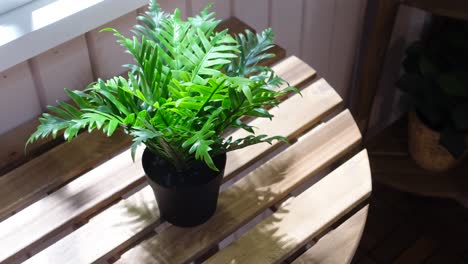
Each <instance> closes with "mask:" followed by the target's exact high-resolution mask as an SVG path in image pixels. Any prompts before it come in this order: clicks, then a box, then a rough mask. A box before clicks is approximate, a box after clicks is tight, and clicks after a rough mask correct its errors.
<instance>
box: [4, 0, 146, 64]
mask: <svg viewBox="0 0 468 264" xmlns="http://www.w3.org/2000/svg"><path fill="white" fill-rule="evenodd" d="M146 3H147V0H131V1H129V0H80V1H76V0H36V1H33V2H31V3H29V4H26V5H24V6H22V7H19V8H17V9H14V10H12V11H10V12H8V13H5V14H2V15H0V58H2V59H1V60H0V72H1V71H4V70H6V69H8V68H10V67H12V66H14V65H16V64H18V63H20V62H23V61H25V60H28V59H30V58H32V57H34V56H36V55H38V54H40V53H42V52H44V51H46V50H49V49H50V48H53V47H55V46H57V45H60V44H62V43H64V42H66V41H69V40H71V39H73V38H75V37H77V36H80V35H82V34H84V33H86V32H88V31H90V30H92V29H94V28H96V27H98V26H100V25H103V24H105V23H107V22H110V21H112V20H114V19H116V18H118V17H120V16H122V15H124V14H127V13H129V12H131V11H133V10H136V9H137V8H140V7H142V6H144V5H145V4H146Z"/></svg>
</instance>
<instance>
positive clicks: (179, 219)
mask: <svg viewBox="0 0 468 264" xmlns="http://www.w3.org/2000/svg"><path fill="white" fill-rule="evenodd" d="M213 161H214V163H215V165H216V167H217V168H218V169H219V172H216V171H213V170H211V169H210V168H208V166H206V164H204V163H203V162H198V163H197V164H195V166H194V168H193V169H192V170H191V171H187V172H184V173H178V172H177V171H176V170H175V168H174V166H172V165H171V164H170V163H168V162H167V161H166V160H164V159H162V158H160V157H159V156H157V155H155V154H153V153H152V152H151V151H150V150H149V149H148V148H146V149H145V151H144V152H143V157H142V164H143V169H144V171H145V173H146V176H147V179H148V182H149V184H150V186H151V187H152V188H153V191H154V195H155V196H156V201H157V202H158V207H159V212H160V215H161V218H163V219H164V220H166V221H168V222H169V223H171V224H173V225H176V226H180V227H193V226H197V225H200V224H203V223H204V222H206V221H208V219H210V217H211V216H213V214H214V213H215V211H216V206H217V204H218V195H219V187H220V185H221V181H222V179H223V174H224V167H225V165H226V155H225V154H224V155H221V156H218V157H215V158H213Z"/></svg>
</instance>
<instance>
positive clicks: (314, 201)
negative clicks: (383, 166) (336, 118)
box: [205, 150, 372, 264]
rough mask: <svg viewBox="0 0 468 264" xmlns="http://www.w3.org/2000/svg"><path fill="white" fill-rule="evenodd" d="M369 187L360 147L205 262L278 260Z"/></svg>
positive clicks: (269, 262) (341, 213) (366, 163)
mask: <svg viewBox="0 0 468 264" xmlns="http://www.w3.org/2000/svg"><path fill="white" fill-rule="evenodd" d="M371 190H372V182H371V174H370V168H369V160H368V157H367V152H366V151H365V150H364V151H362V152H360V153H359V154H357V155H356V156H355V157H353V158H352V159H351V160H349V161H348V162H346V163H345V164H343V165H342V166H340V167H339V168H338V169H336V170H335V171H333V172H332V173H330V174H329V175H327V176H326V177H325V178H323V179H322V180H320V181H319V182H318V183H316V184H315V185H313V186H311V187H310V188H309V189H307V190H306V191H305V192H303V193H302V194H300V195H299V196H297V197H295V198H293V199H291V200H289V202H288V203H287V204H286V205H285V206H283V207H281V208H280V209H279V210H278V211H277V212H275V213H274V214H273V215H271V216H269V217H268V218H266V219H265V220H264V221H263V222H261V223H260V224H258V225H257V226H255V227H254V228H253V229H252V230H250V231H249V232H247V233H246V234H244V235H243V236H242V237H241V238H240V239H239V240H237V241H235V242H233V243H232V244H230V245H229V246H228V247H226V248H225V249H224V250H222V251H221V252H219V253H217V254H216V255H214V256H213V257H211V258H210V259H208V260H207V261H206V262H205V263H206V264H210V263H212V264H214V263H257V264H262V263H265V264H273V263H281V261H283V260H285V259H286V258H287V257H289V256H290V255H291V254H292V253H294V252H295V251H296V250H298V249H299V248H300V247H302V246H304V245H305V244H306V243H307V242H309V241H311V240H312V239H313V238H314V237H315V236H317V235H318V234H320V233H321V232H323V231H324V230H326V229H327V228H328V227H330V226H331V225H332V224H333V223H334V222H335V221H337V220H339V219H340V218H341V217H343V216H344V215H345V214H346V213H347V212H349V211H350V210H352V209H353V208H354V207H356V206H357V205H358V204H359V203H360V202H362V201H364V200H365V199H366V198H367V197H368V196H369V195H370V192H371ZM331 201H333V202H331ZM361 231H362V226H361ZM357 236H358V237H360V234H358V235H357ZM355 245H356V244H355ZM335 246H336V245H335ZM335 249H336V248H335ZM350 253H352V252H347V253H346V252H343V251H340V253H339V254H343V255H347V258H348V261H350V259H349V258H351V256H350V255H352V254H350ZM335 254H336V252H335ZM307 263H314V262H307ZM318 263H320V262H318ZM341 263H346V262H341Z"/></svg>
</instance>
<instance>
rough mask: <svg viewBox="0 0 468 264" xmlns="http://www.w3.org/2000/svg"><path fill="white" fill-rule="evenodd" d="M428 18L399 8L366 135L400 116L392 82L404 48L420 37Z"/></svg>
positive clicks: (411, 10) (418, 11)
mask: <svg viewBox="0 0 468 264" xmlns="http://www.w3.org/2000/svg"><path fill="white" fill-rule="evenodd" d="M428 19H429V15H428V14H427V13H425V12H423V11H421V10H418V9H415V8H409V7H405V6H401V7H400V11H399V12H398V16H397V20H396V23H395V26H394V29H393V33H392V38H391V40H390V45H389V48H388V50H387V56H386V58H385V63H384V67H383V71H382V76H381V80H380V84H379V89H378V90H377V94H376V97H375V100H374V106H373V107H372V114H371V119H370V122H369V130H370V131H369V133H375V132H377V131H379V130H380V129H381V128H383V127H385V126H386V125H387V124H389V123H391V122H392V120H394V119H395V118H397V117H398V116H399V115H400V114H401V111H402V110H401V109H400V105H399V96H398V95H399V92H398V90H397V88H396V87H395V82H396V80H398V78H399V76H400V73H401V62H402V61H403V58H404V54H405V50H406V47H407V46H408V45H409V44H410V43H411V42H413V41H415V40H417V39H418V38H419V36H420V33H421V31H422V29H423V27H424V25H425V23H426V22H427V20H428Z"/></svg>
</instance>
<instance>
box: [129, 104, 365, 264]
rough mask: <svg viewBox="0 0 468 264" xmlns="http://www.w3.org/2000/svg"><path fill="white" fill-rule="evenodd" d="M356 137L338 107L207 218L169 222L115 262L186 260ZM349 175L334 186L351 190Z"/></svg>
mask: <svg viewBox="0 0 468 264" xmlns="http://www.w3.org/2000/svg"><path fill="white" fill-rule="evenodd" d="M359 139H360V133H359V129H358V128H357V126H356V124H355V123H354V120H353V119H352V117H351V115H350V113H349V112H348V111H345V112H342V113H341V114H339V115H338V116H336V117H335V118H333V119H332V120H330V121H329V122H327V123H326V124H324V125H323V126H320V127H319V128H317V129H316V130H313V131H311V132H309V133H307V134H306V135H305V136H303V137H302V138H301V140H300V141H299V142H298V143H296V144H294V145H292V146H291V147H290V148H288V149H287V150H285V151H283V152H281V153H280V154H278V155H277V156H275V157H274V158H272V159H271V160H269V161H268V162H266V163H265V164H264V165H262V166H260V167H259V168H257V169H256V170H254V171H253V172H251V173H249V174H248V175H247V176H246V177H244V178H242V179H241V180H239V181H238V182H236V183H235V184H233V185H232V186H231V187H229V188H228V189H227V190H226V191H224V192H223V193H222V194H221V196H220V199H219V204H218V209H217V212H216V213H215V215H214V216H213V218H212V219H210V220H209V221H208V222H206V223H205V224H203V225H200V226H198V227H195V228H191V229H184V228H178V227H175V226H171V227H169V228H168V229H166V230H164V231H163V232H161V233H160V234H157V235H156V236H154V237H153V238H151V239H148V240H146V241H144V242H142V243H141V244H139V245H138V246H136V247H135V248H133V249H131V250H130V251H128V252H127V253H125V254H124V255H123V256H122V258H121V259H120V263H142V262H150V263H187V262H189V261H191V260H192V259H193V258H196V257H198V256H200V255H202V254H203V253H204V252H205V251H207V250H209V249H210V248H212V247H213V246H215V245H216V243H218V242H220V241H221V240H222V239H224V238H225V237H227V236H228V235H229V234H231V233H232V232H234V231H235V230H237V229H238V228H239V227H240V226H242V225H243V224H245V223H247V222H248V221H249V220H251V219H253V218H254V217H255V216H256V215H257V214H259V213H261V212H262V211H264V210H265V209H267V208H268V207H270V206H271V205H273V204H275V203H277V202H278V201H280V200H281V199H283V198H284V197H285V196H286V195H287V194H289V193H290V192H292V191H293V190H294V189H295V188H297V187H298V186H299V185H300V184H302V183H304V182H305V181H306V180H308V179H310V178H311V177H313V176H314V174H315V173H316V172H318V171H320V170H321V169H323V168H325V167H326V166H328V165H329V164H330V163H332V162H333V161H335V160H336V159H338V158H339V157H340V156H341V155H343V154H344V153H346V152H347V151H348V150H349V149H350V148H352V147H353V146H354V145H355V144H357V143H358V142H359ZM228 159H229V156H228ZM229 162H230V160H228V163H229ZM351 180H352V181H354V180H356V179H354V178H351V177H349V180H348V181H351ZM348 181H345V182H346V185H344V184H343V185H342V184H340V187H339V188H336V189H337V190H338V189H346V191H350V190H352V189H348V187H349V185H347V183H348ZM327 190H328V189H327ZM327 190H324V191H327ZM350 193H353V192H352V191H351V192H350ZM319 200H320V199H319ZM326 205H327V206H329V204H328V203H327V204H326ZM219 263H225V262H219ZM240 263H246V262H240Z"/></svg>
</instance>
